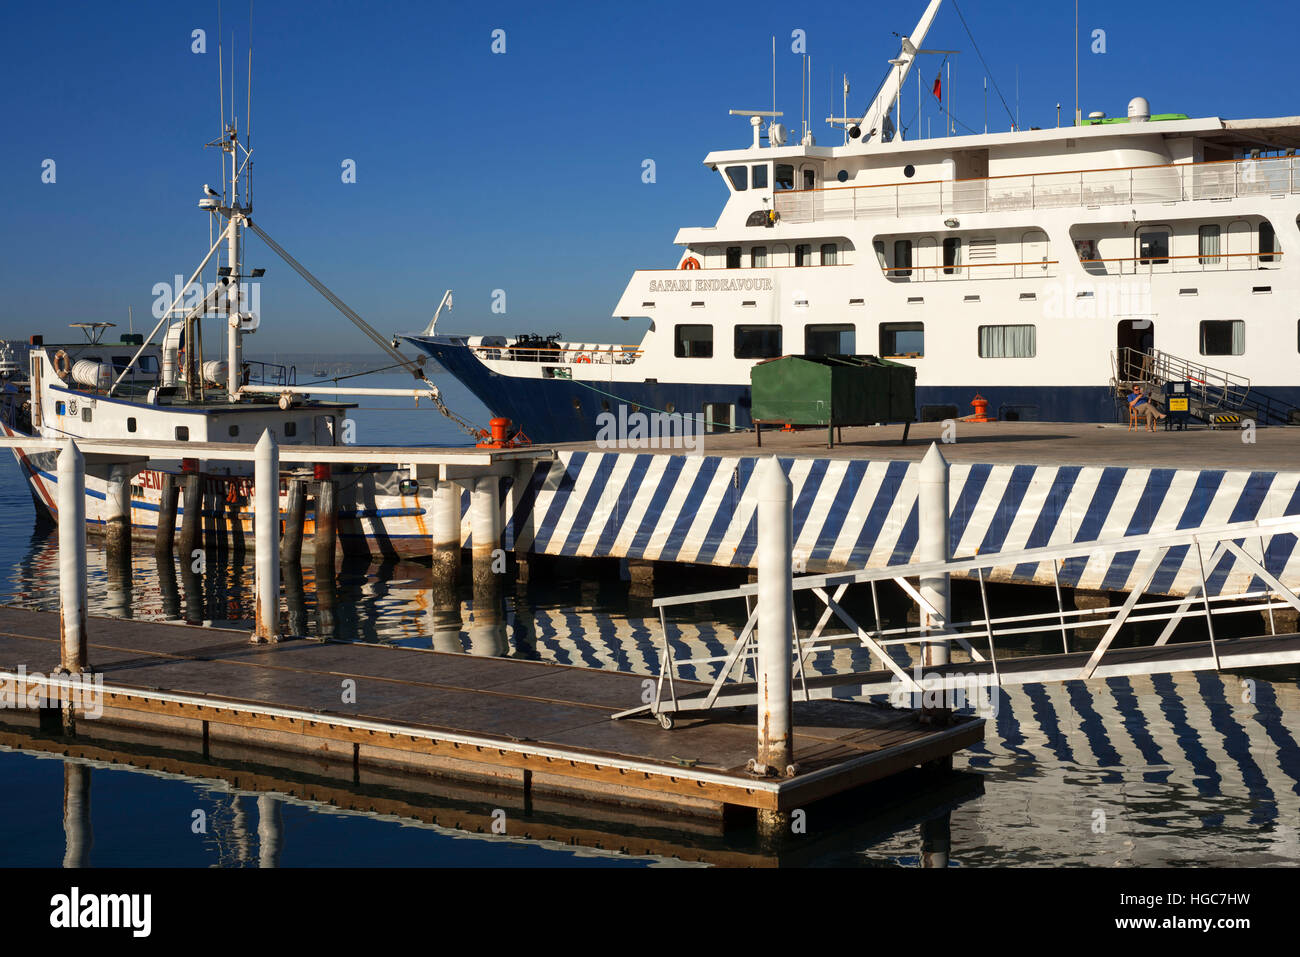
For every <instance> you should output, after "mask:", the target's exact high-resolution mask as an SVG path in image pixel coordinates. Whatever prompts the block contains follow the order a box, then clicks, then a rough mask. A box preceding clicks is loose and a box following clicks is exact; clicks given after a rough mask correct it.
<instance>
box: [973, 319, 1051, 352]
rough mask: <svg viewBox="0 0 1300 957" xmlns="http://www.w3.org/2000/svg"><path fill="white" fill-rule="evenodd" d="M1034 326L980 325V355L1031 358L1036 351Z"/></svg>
mask: <svg viewBox="0 0 1300 957" xmlns="http://www.w3.org/2000/svg"><path fill="white" fill-rule="evenodd" d="M1036 332H1037V329H1036V327H1034V326H980V328H979V336H980V355H981V356H982V357H983V358H986V359H1032V358H1033V357H1034V355H1035V354H1036V352H1037V348H1036V347H1037V338H1036Z"/></svg>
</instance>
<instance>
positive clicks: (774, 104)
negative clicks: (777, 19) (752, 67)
mask: <svg viewBox="0 0 1300 957" xmlns="http://www.w3.org/2000/svg"><path fill="white" fill-rule="evenodd" d="M772 112H773V113H775V112H776V34H775V33H774V34H772Z"/></svg>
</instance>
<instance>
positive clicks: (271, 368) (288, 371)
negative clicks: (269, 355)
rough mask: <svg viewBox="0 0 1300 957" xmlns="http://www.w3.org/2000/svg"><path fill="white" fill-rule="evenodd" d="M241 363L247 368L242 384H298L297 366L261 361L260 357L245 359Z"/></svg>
mask: <svg viewBox="0 0 1300 957" xmlns="http://www.w3.org/2000/svg"><path fill="white" fill-rule="evenodd" d="M243 364H244V366H245V367H246V368H247V375H246V376H245V378H244V385H276V386H291V385H297V384H298V368H297V366H292V365H287V366H286V365H280V364H279V363H276V362H263V361H261V360H260V359H245V360H244V362H243Z"/></svg>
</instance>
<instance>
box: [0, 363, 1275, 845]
mask: <svg viewBox="0 0 1300 957" xmlns="http://www.w3.org/2000/svg"><path fill="white" fill-rule="evenodd" d="M300 378H302V377H301V376H300ZM376 379H377V380H378V381H376V382H367V384H394V380H392V379H391V378H389V377H376ZM354 381H355V380H354ZM446 392H447V399H448V403H449V404H450V405H451V407H452V408H453V409H455V410H457V411H458V412H461V413H463V414H467V415H469V416H470V417H471V418H473V419H480V420H485V419H486V415H485V414H484V413H483V410H482V409H481V407H480V406H478V404H477V402H475V401H474V400H473V399H472V398H470V397H468V396H466V395H465V394H464V393H463V391H461V390H460V389H459V388H458V387H457V386H456V384H455V383H454V382H450V383H448V385H447V388H446ZM363 401H364V403H365V407H364V408H362V409H359V410H358V411H357V412H356V414H355V415H356V419H357V422H358V441H359V442H362V443H366V444H372V443H373V444H382V443H394V444H399V443H400V444H414V443H417V442H420V443H429V444H435V443H437V444H460V443H461V442H462V441H465V440H464V439H463V437H462V436H461V435H460V434H459V433H458V432H457V431H456V430H455V428H454V427H452V426H450V424H449V423H447V422H446V420H444V419H442V417H441V416H439V415H438V414H437V413H436V411H433V410H431V409H429V408H427V407H423V406H422V407H421V408H420V409H418V410H416V409H414V408H413V407H412V404H411V403H410V402H405V401H397V400H387V399H385V400H376V399H365V400H363ZM0 462H2V464H0V600H3V601H8V602H15V603H19V604H23V605H26V606H29V607H35V608H44V609H49V610H56V609H57V607H58V606H57V581H56V568H57V564H56V551H55V541H54V539H53V537H52V535H53V532H52V530H41V529H37V528H36V526H35V524H34V519H33V515H34V513H33V509H32V505H31V499H30V496H29V494H28V492H27V489H26V486H25V484H24V483H23V481H22V479H21V475H20V473H19V471H18V468H17V466H16V464H14V463H13V461H12V458H11V457H9V456H7V455H6V456H4V458H3V459H2V460H0ZM90 565H91V581H90V600H91V608H92V612H93V613H95V614H115V615H128V614H129V615H130V616H131V617H134V618H137V619H160V618H163V617H166V609H167V607H169V602H175V601H176V600H177V598H178V597H179V599H180V600H181V601H183V602H184V603H185V605H184V607H185V608H187V609H192V608H201V609H202V616H201V617H203V618H207V619H212V620H213V621H214V622H217V623H226V622H231V621H233V622H240V623H243V622H247V621H248V620H249V619H251V617H252V606H251V599H252V570H251V568H247V567H241V566H236V565H232V564H230V563H226V564H224V565H223V564H222V563H221V562H219V561H218V562H212V561H210V562H209V569H208V570H209V574H208V575H206V576H205V577H204V579H203V581H202V583H201V586H200V589H199V590H198V591H196V592H193V593H188V594H187V593H185V591H184V588H182V589H181V593H180V595H179V596H177V595H175V594H172V595H170V596H169V595H168V594H166V593H165V591H164V589H163V588H162V587H161V586H160V578H159V575H158V571H157V568H156V566H155V565H154V562H153V556H152V554H151V553H148V552H141V553H139V554H138V555H137V556H136V559H135V562H134V564H133V574H132V578H131V580H130V582H129V583H123V582H117V581H114V582H110V581H109V579H108V576H107V575H106V574H105V571H104V569H105V565H104V560H103V555H102V552H101V551H100V550H99V549H98V547H97V546H96V545H95V544H94V543H93V542H92V544H91V549H90ZM183 584H184V583H183V582H182V585H183ZM666 587H667V586H666ZM336 588H337V596H336V601H335V619H334V621H333V624H332V628H333V630H334V633H335V635H336V636H337V637H340V638H347V639H354V640H364V641H381V642H388V643H394V644H403V645H411V646H418V647H430V646H436V647H439V648H441V649H444V650H453V649H468V648H469V647H470V643H471V642H470V637H469V634H468V631H462V632H460V634H459V635H457V633H456V632H455V631H454V629H453V630H452V631H450V632H449V631H448V630H447V626H446V625H445V623H442V622H441V619H438V620H435V617H434V614H433V610H432V607H431V604H430V602H429V596H428V591H427V589H428V570H427V567H425V566H422V565H420V564H419V563H404V564H393V565H387V566H368V565H361V566H356V565H348V564H344V565H343V566H342V567H341V568H340V573H339V579H338V582H337V586H336ZM673 590H677V589H673ZM683 590H684V589H683ZM315 592H316V588H315V582H314V581H313V576H312V571H311V569H310V568H307V569H306V570H305V571H304V582H303V596H304V599H303V603H302V606H301V609H300V611H301V614H302V615H303V616H304V620H305V624H306V630H307V631H310V632H312V633H318V632H319V629H320V626H321V621H320V616H319V609H318V608H317V605H316V600H315ZM505 604H506V627H505V634H504V635H503V636H502V639H501V640H502V644H503V648H501V649H498V650H503V651H504V652H505V653H507V654H509V655H512V656H516V657H524V658H531V659H539V660H548V661H556V662H559V663H563V664H580V665H585V666H588V667H602V668H611V669H619V670H623V671H632V672H636V673H642V674H653V673H656V671H657V667H658V651H657V647H656V646H657V643H658V641H659V640H660V639H659V627H658V622H657V619H655V618H652V616H651V614H650V610H649V608H648V607H647V602H646V600H645V597H644V596H629V594H628V590H627V586H626V584H625V583H624V582H623V581H621V580H620V579H619V576H618V574H617V570H616V569H614V568H612V567H611V568H610V569H608V570H607V573H606V574H605V575H604V577H598V578H594V579H592V580H586V581H576V580H575V581H565V582H560V583H550V584H539V583H535V584H533V585H531V586H528V587H523V586H520V587H516V588H512V589H511V590H510V591H508V593H507V594H506V595H505ZM461 618H462V622H463V623H464V624H465V625H468V623H469V622H470V621H471V620H472V618H473V603H472V601H470V599H469V596H468V594H466V595H465V596H463V601H462V608H461ZM436 624H438V625H440V627H438V628H435V625H436ZM679 626H680V627H679V631H678V633H677V635H676V637H675V646H676V648H677V650H678V652H679V653H680V654H689V655H691V656H698V655H703V654H706V653H714V654H716V653H720V652H722V651H723V649H725V648H727V647H728V646H729V644H730V639H731V637H732V636H734V634H735V633H736V631H737V629H738V627H739V622H738V620H737V619H736V618H735V617H731V618H728V617H726V616H725V614H724V617H723V618H722V619H721V620H713V619H710V620H707V621H706V620H692V619H690V618H684V619H681V620H680V621H679ZM435 631H436V632H437V635H436V636H435ZM846 663H847V662H846V661H845V660H843V659H840V660H837V661H831V660H830V659H829V658H824V659H822V660H819V661H818V662H816V663H815V667H816V668H818V669H819V670H826V669H829V668H831V667H833V666H839V667H842V666H843V665H844V664H846ZM1298 742H1300V688H1298V687H1297V684H1296V682H1295V681H1294V680H1290V679H1287V680H1283V679H1278V680H1275V681H1265V680H1254V681H1249V680H1247V679H1245V678H1242V677H1236V676H1230V675H1215V674H1202V675H1176V676H1156V677H1153V678H1146V677H1141V678H1131V679H1113V680H1106V681H1090V682H1073V683H1067V684H1063V685H1039V686H1027V687H1019V688H1013V689H1010V690H1007V691H1004V692H1002V694H1001V697H1000V698H999V700H998V701H997V711H996V716H995V717H994V718H993V719H991V720H990V722H989V724H988V729H987V739H986V741H985V742H984V744H982V745H981V746H979V747H976V748H973V749H971V750H969V751H967V752H965V753H963V754H961V755H959V756H958V758H957V761H956V767H957V771H958V772H959V773H958V774H957V775H955V776H954V777H953V778H952V779H950V780H947V781H940V782H937V783H936V782H933V781H923V780H920V779H915V780H914V779H911V778H909V779H906V780H904V781H901V782H898V783H897V784H895V785H890V786H887V787H882V788H878V789H876V790H873V791H870V792H868V793H867V795H866V796H865V797H864V798H862V799H859V801H858V802H857V804H856V805H855V806H853V807H852V808H850V809H847V810H846V809H845V808H837V809H832V810H827V811H825V812H823V811H820V810H818V811H816V812H815V814H814V816H813V818H812V819H810V820H809V822H808V835H807V837H806V839H804V840H806V847H805V848H800V847H797V846H796V847H795V848H794V850H793V852H792V856H791V857H789V858H788V860H790V861H791V862H792V863H814V864H832V863H833V864H860V865H868V866H881V865H884V866H917V865H918V864H920V863H922V861H923V856H922V848H923V846H925V847H929V848H932V849H933V848H935V847H941V846H942V843H941V842H940V843H938V844H937V843H936V835H943V834H945V833H946V834H948V835H950V851H949V857H948V861H949V863H950V864H952V865H954V866H987V865H1012V864H1040V865H1046V864H1056V865H1061V864H1069V865H1087V866H1104V867H1113V866H1133V865H1159V864H1201V865H1216V866H1238V865H1241V866H1245V865H1266V864H1276V863H1289V864H1294V863H1297V862H1300V743H1298ZM0 774H3V775H4V779H5V784H6V787H5V789H4V794H5V800H4V806H5V809H6V811H7V812H8V813H6V814H4V815H2V816H0V847H3V848H4V850H3V851H0V863H6V864H15V865H58V864H60V863H63V862H65V860H66V861H67V862H68V863H88V864H90V865H102V866H106V865H160V864H176V865H192V866H276V865H285V866H293V865H314V864H356V865H363V864H376V865H426V864H449V865H502V864H509V865H518V866H530V865H550V866H555V865H560V866H571V865H590V864H596V865H642V866H644V865H655V864H661V863H677V862H676V861H675V860H674V856H673V855H669V856H664V855H662V854H649V855H646V856H635V855H632V854H625V853H620V852H619V850H618V848H619V847H620V846H622V845H621V843H620V841H619V839H618V838H617V836H613V837H611V838H610V839H609V840H608V841H601V842H600V843H601V846H602V847H603V848H607V849H604V850H602V849H597V848H594V847H591V846H590V844H591V843H592V842H591V841H590V840H586V841H584V846H582V847H578V846H574V844H573V843H572V842H569V843H566V842H565V841H563V840H553V839H547V838H546V837H545V836H544V835H545V834H552V833H565V834H570V833H575V832H576V831H583V833H590V832H591V831H592V830H593V828H594V827H595V826H594V825H589V824H579V823H574V822H571V821H567V820H562V818H563V815H561V816H560V818H561V819H557V818H556V817H555V815H554V814H552V815H551V816H550V817H549V818H547V822H548V826H547V827H542V826H540V823H539V824H538V826H535V827H533V828H532V830H533V831H534V832H536V833H534V834H533V836H531V837H529V838H524V837H522V836H519V835H520V834H522V833H523V831H524V830H525V828H524V827H522V826H521V825H520V824H519V822H520V821H523V822H524V823H527V821H528V817H527V814H523V815H522V817H521V816H520V813H517V812H515V811H513V810H512V811H511V812H510V813H511V814H512V815H514V818H513V819H514V821H515V822H516V823H515V824H512V825H511V826H510V827H509V828H508V829H507V830H508V832H509V833H508V834H506V835H493V834H491V833H489V832H487V831H486V830H485V829H484V828H483V827H482V821H484V820H485V819H486V818H485V815H490V813H491V811H492V809H493V803H492V801H491V800H490V799H488V798H484V799H483V802H484V803H482V804H481V806H479V804H476V802H475V801H474V799H473V797H472V796H470V797H467V798H466V799H465V802H464V804H463V811H464V821H461V820H459V819H457V820H455V821H450V823H449V824H448V823H447V822H446V821H444V817H445V815H439V816H438V823H430V821H429V820H427V819H426V820H421V819H419V817H420V815H419V814H417V813H416V812H410V813H407V814H405V815H404V814H403V813H387V814H379V813H355V812H343V811H340V810H339V809H338V808H335V807H332V806H329V805H327V804H321V803H316V802H312V801H307V800H303V799H301V798H298V797H293V796H290V795H287V794H283V793H279V794H277V793H267V794H258V793H255V791H252V790H247V789H241V788H236V787H233V786H232V785H231V784H229V783H227V782H226V781H218V780H204V779H198V778H193V777H186V776H183V775H179V774H158V773H150V772H145V771H140V770H136V769H127V768H124V767H122V766H120V765H116V766H115V765H111V764H107V763H104V762H97V761H82V760H73V759H65V758H63V757H61V756H52V755H48V754H44V753H37V752H33V751H22V750H14V749H12V748H0ZM65 788H67V789H69V793H86V794H88V795H89V814H84V815H82V816H80V817H78V818H77V819H76V821H77V823H76V824H75V825H69V826H68V828H67V829H65V820H64V814H63V796H64V793H65ZM142 809H144V810H143V812H142ZM196 811H201V812H202V813H203V817H204V820H205V821H206V822H207V828H206V830H205V832H204V833H197V834H196V833H194V831H193V829H192V827H191V823H192V820H193V818H194V814H195V812H196ZM575 813H576V812H575ZM459 814H460V812H459V811H457V812H456V814H453V817H457V815H459ZM424 817H426V818H428V817H429V815H424ZM557 820H559V823H558V824H557V823H556V821H557ZM538 821H539V822H540V821H541V818H538ZM467 822H478V823H467ZM458 824H459V825H460V826H456V825H458ZM605 826H606V827H607V826H608V825H605ZM623 827H624V828H625V829H626V828H631V829H632V830H633V831H634V832H635V831H636V828H637V827H638V825H637V824H636V823H635V822H632V823H627V824H625V825H623ZM479 830H483V831H484V833H475V831H479ZM538 834H542V835H543V836H542V837H538V836H537V835H538ZM663 837H664V840H663V841H662V842H661V846H668V847H671V846H677V845H685V846H686V847H688V848H689V847H690V846H691V844H692V843H695V844H700V845H701V846H705V847H706V848H707V849H709V850H711V851H713V852H716V853H715V857H714V859H718V858H717V854H721V853H722V852H726V851H728V850H732V849H734V848H732V847H731V846H730V845H723V844H721V843H719V842H717V841H713V842H712V843H710V841H708V840H705V839H698V840H697V839H694V838H686V837H683V836H682V835H672V834H666V835H663ZM741 840H742V841H743V837H742V838H741ZM657 846H659V845H657ZM687 856H689V855H687ZM706 856H707V855H706ZM936 861H937V862H938V863H942V862H943V858H942V857H938V858H934V857H932V858H930V859H929V860H928V862H929V863H935V862H936Z"/></svg>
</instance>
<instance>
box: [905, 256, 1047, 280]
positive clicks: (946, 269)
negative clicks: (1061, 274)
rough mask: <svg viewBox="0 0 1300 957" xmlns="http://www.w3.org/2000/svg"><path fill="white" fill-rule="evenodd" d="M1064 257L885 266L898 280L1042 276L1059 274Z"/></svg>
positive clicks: (1036, 277)
mask: <svg viewBox="0 0 1300 957" xmlns="http://www.w3.org/2000/svg"><path fill="white" fill-rule="evenodd" d="M1059 264H1060V260H1056V259H1039V260H1035V261H1034V262H1011V263H960V264H957V265H952V266H929V265H927V266H882V267H881V269H882V271H883V272H884V274H885V276H886V277H887V278H888V279H890V280H892V281H894V282H944V281H952V280H967V279H1038V278H1043V277H1052V276H1055V275H1056V267H1057V266H1058V265H1059Z"/></svg>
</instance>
